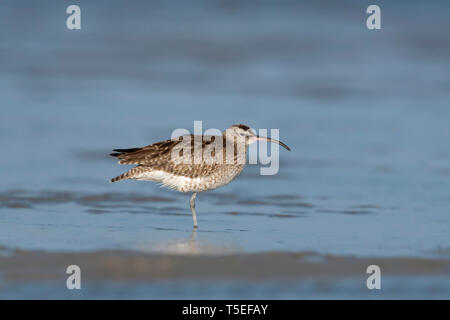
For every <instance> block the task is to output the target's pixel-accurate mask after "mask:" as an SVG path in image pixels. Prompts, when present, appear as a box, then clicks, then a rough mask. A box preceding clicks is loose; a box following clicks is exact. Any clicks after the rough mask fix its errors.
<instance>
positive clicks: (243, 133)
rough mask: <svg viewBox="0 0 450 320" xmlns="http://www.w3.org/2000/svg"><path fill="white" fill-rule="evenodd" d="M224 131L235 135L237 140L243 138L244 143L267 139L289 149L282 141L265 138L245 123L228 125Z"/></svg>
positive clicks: (232, 135)
mask: <svg viewBox="0 0 450 320" xmlns="http://www.w3.org/2000/svg"><path fill="white" fill-rule="evenodd" d="M225 133H226V134H227V135H229V136H231V137H236V138H237V141H239V140H240V139H245V144H246V145H249V144H252V143H254V142H256V141H259V140H262V141H268V142H274V143H278V144H279V145H281V146H283V147H284V148H286V149H287V150H289V151H290V150H291V149H290V148H289V147H288V146H287V145H285V144H284V143H283V142H281V141H278V140H275V139H272V138H267V137H260V136H258V135H257V134H256V132H255V130H253V129H252V128H250V127H249V126H246V125H245V124H235V125H232V126H231V127H229V128H228V129H227V130H226V131H225Z"/></svg>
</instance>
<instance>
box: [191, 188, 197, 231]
mask: <svg viewBox="0 0 450 320" xmlns="http://www.w3.org/2000/svg"><path fill="white" fill-rule="evenodd" d="M196 196H197V192H194V193H193V194H192V197H191V201H190V203H191V211H192V219H193V220H194V228H198V225H197V215H196V214H195V197H196Z"/></svg>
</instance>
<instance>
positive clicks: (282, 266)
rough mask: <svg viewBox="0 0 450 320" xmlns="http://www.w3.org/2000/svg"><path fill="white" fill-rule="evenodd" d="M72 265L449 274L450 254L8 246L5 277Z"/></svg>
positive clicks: (200, 271)
mask: <svg viewBox="0 0 450 320" xmlns="http://www.w3.org/2000/svg"><path fill="white" fill-rule="evenodd" d="M68 264H76V265H78V266H80V268H81V269H82V270H83V271H84V274H85V276H86V277H87V278H89V279H90V280H101V281H129V280H137V279H140V280H159V279H176V278H181V279H186V278H187V279H211V278H212V279H220V278H227V279H250V280H255V281H261V280H267V279H283V278H294V279H295V278H311V277H321V278H323V277H345V276H361V275H365V271H366V268H367V267H368V266H369V265H372V264H375V265H379V266H380V268H381V269H382V271H383V275H386V276H393V275H402V276H408V275H417V276H421V275H434V276H445V277H449V276H450V260H449V259H420V258H407V257H404V258H364V259H362V258H357V257H344V256H333V255H318V254H315V253H311V252H292V253H289V252H265V253H254V254H229V255H204V254H194V255H181V254H172V255H169V254H144V253H139V252H131V251H96V252H77V253H63V252H59V253H48V252H39V251H26V250H14V251H12V252H10V251H8V250H6V249H3V250H2V256H0V266H1V272H2V278H3V280H6V281H15V282H20V281H30V280H33V281H40V280H62V279H65V277H66V275H65V274H64V271H65V269H66V268H67V266H68Z"/></svg>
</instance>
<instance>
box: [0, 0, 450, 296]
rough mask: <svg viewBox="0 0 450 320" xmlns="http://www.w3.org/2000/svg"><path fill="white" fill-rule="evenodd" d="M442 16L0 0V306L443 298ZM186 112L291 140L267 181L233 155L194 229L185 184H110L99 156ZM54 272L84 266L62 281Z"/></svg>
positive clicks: (111, 170)
mask: <svg viewBox="0 0 450 320" xmlns="http://www.w3.org/2000/svg"><path fill="white" fill-rule="evenodd" d="M71 4H76V5H78V6H80V8H81V30H68V29H67V27H66V19H67V17H68V16H69V15H68V14H66V8H67V7H68V6H69V5H71ZM371 4H377V5H379V6H380V8H381V30H369V29H367V27H366V19H367V17H368V16H369V15H368V14H366V9H367V7H368V6H369V5H371ZM449 15H450V3H449V2H448V1H433V2H428V1H395V2H393V1H375V2H373V1H372V2H368V1H356V0H355V1H325V0H324V1H276V2H274V1H257V2H256V1H218V0H215V1H211V0H209V1H194V2H192V1H181V0H177V1H175V0H169V1H137V0H133V1H100V0H97V1H83V0H81V1H76V2H71V1H39V2H37V1H25V0H14V1H5V0H3V1H2V2H1V3H0V106H1V107H0V114H1V117H0V145H1V146H2V157H0V172H1V179H0V298H7V299H8V298H79V297H82V298H105V297H106V298H144V299H145V298H175V299H176V298H205V297H206V298H225V299H226V298H267V299H270V298H275V299H277V298H288V299H302V298H357V297H361V298H416V297H418V298H449V297H450V286H449V284H448V281H443V280H445V279H447V280H448V275H449V273H450V270H449V257H450V255H449V252H450V245H449V234H448V230H449V225H450V219H449V216H448V214H449V208H450V191H449V190H450V148H449V146H450V144H449V138H450V109H449V98H450V72H449V70H450V69H449V65H450V19H449ZM194 120H202V121H203V128H204V129H205V130H206V129H208V128H219V129H222V130H223V129H225V128H227V127H229V126H230V125H232V124H236V123H244V124H247V125H249V126H251V127H253V128H256V129H260V128H265V129H270V128H278V129H280V139H281V140H282V141H283V142H285V143H286V144H287V145H289V146H290V147H291V149H292V151H291V152H286V151H285V150H284V149H280V171H279V173H278V174H277V175H275V176H260V175H259V166H249V167H248V168H246V169H245V170H244V172H243V174H242V175H241V176H240V177H239V178H237V179H236V180H235V181H233V182H232V183H231V184H230V185H228V186H226V187H223V188H221V189H219V190H216V191H213V192H208V193H204V194H199V196H198V197H197V209H198V213H197V215H198V219H199V225H200V229H199V230H198V232H192V230H191V225H192V221H191V216H190V212H189V207H188V201H189V196H188V195H184V194H178V193H175V192H173V191H169V190H164V189H161V188H160V187H159V186H157V185H156V184H153V183H143V182H136V181H126V182H121V183H118V184H114V185H111V184H109V182H108V181H109V179H110V178H111V177H114V176H116V175H118V174H120V173H122V172H124V171H125V170H126V169H128V168H126V167H124V166H121V167H120V166H118V165H117V163H116V161H115V160H114V159H110V158H109V157H108V153H109V152H110V150H111V149H114V148H127V147H138V146H145V145H148V144H151V143H153V142H156V141H159V140H165V139H168V138H169V137H170V135H171V133H172V131H173V130H174V129H176V128H186V129H189V130H193V121H194ZM111 252H113V253H111ZM273 254H276V255H277V256H276V257H275V258H274V256H273ZM129 255H131V256H129ZM254 255H258V256H257V257H258V258H257V259H261V260H254ZM259 255H260V256H259ZM278 255H281V256H280V257H281V258H277V257H279V256H278ZM192 256H195V257H197V258H198V259H199V260H198V261H200V262H199V263H198V265H196V264H194V265H193V266H191V265H190V264H189V263H191V259H190V258H191V257H192ZM242 256H243V257H244V259H249V260H248V263H245V264H242V265H241V264H239V263H238V262H236V261H235V260H234V259H238V258H237V257H242ZM27 257H28V258H27ZM96 257H97V258H98V257H100V258H99V260H95V259H94V258H96ZM101 257H104V259H101ZM330 257H334V258H330ZM336 257H338V258H336ZM27 259H29V260H27ZM30 259H31V260H30ZM161 259H162V260H161ZM178 259H179V260H178ZM202 259H212V260H207V261H209V262H210V263H212V265H211V266H210V267H211V269H208V270H209V271H207V270H205V269H202V268H201V266H202V265H205V266H206V265H208V264H207V263H206V262H205V261H204V260H202ZM214 259H225V262H224V261H222V260H214ZM226 259H229V260H226ZM255 259H256V258H255ZM283 259H287V260H286V261H284V260H283ZM330 259H331V260H330ZM333 259H337V260H333ZM348 259H350V260H348ZM352 259H353V260H352ZM366 259H367V260H366ZM376 259H382V260H379V261H380V262H379V263H380V264H382V265H381V269H382V272H386V274H387V276H386V277H387V278H386V279H387V280H385V282H383V283H384V288H383V290H381V291H378V292H377V293H373V291H369V290H368V289H367V288H366V286H365V279H366V277H367V275H366V273H365V269H366V267H367V265H369V264H373V261H375V262H376V261H378V260H376ZM383 259H384V260H383ZM30 261H33V266H34V269H33V271H31V270H29V269H28V268H30ZM36 261H37V262H36ZM69 261H70V262H69ZM202 261H203V262H202ZM238 261H240V260H239V259H238ZM277 261H284V262H283V265H284V267H282V266H281V265H280V264H277ZM336 261H337V262H336ZM163 262H164V263H163ZM203 263H205V264H203ZM69 264H78V265H80V266H81V269H82V270H84V269H83V266H85V269H88V270H97V271H98V272H95V271H91V272H92V273H91V278H90V281H88V280H86V281H87V282H85V283H84V287H83V290H80V291H79V292H74V291H69V290H67V289H66V288H65V278H66V276H67V275H66V274H65V272H64V271H65V267H66V265H69ZM311 264H313V265H314V266H316V265H320V266H321V268H323V270H324V271H323V273H320V274H316V273H315V272H313V271H311V270H316V269H317V268H316V267H314V268H312V269H311ZM155 265H157V266H160V269H158V270H159V271H158V272H159V273H158V272H156V273H155V272H153V271H154V270H155V269H154V268H153V267H154V266H155ZM252 265H256V266H261V265H267V266H268V268H269V269H270V270H272V271H271V272H269V271H267V273H264V272H263V273H258V272H256V271H255V269H251V267H250V266H252ZM152 266H153V267H152ZM175 266H186V268H184V267H180V269H177V268H176V267H175ZM232 266H234V267H233V268H235V269H233V268H232ZM383 266H386V267H385V268H384V269H383ZM191 267H192V268H193V269H195V270H199V271H198V274H197V273H195V272H194V273H189V272H188V273H186V269H188V270H191V269H190V268H191ZM89 268H90V269H89ZM205 268H206V267H205ZM230 268H231V269H230ZM256 269H258V268H256ZM319 269H320V268H319ZM17 270H19V271H17ZM102 270H103V271H102ZM105 270H106V271H105ZM152 270H153V271H152ZM211 270H215V271H214V272H213V271H211ZM229 270H235V272H230V271H229ZM84 272H87V274H89V271H86V270H85V271H84ZM209 272H211V274H209ZM261 272H262V271H261ZM206 273H208V274H209V276H208V277H207V279H204V277H205V274H206ZM405 273H406V274H405ZM283 275H288V277H289V279H291V278H290V277H292V278H293V279H295V281H292V279H291V280H289V284H288V283H286V282H283V281H284V280H285V278H283V279H284V280H280V279H279V277H280V276H283ZM253 277H256V278H257V279H258V281H250V280H249V279H251V278H253ZM198 278H200V279H203V280H204V281H203V282H197V281H193V282H192V279H198ZM136 279H139V280H140V281H139V285H138V284H136V283H134V282H133V281H134V280H136ZM224 279H225V280H224ZM267 279H269V280H267ZM411 279H412V280H411ZM418 279H419V280H418ZM243 280H245V281H244V282H243ZM247 280H248V281H249V282H247Z"/></svg>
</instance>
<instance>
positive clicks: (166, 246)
mask: <svg viewBox="0 0 450 320" xmlns="http://www.w3.org/2000/svg"><path fill="white" fill-rule="evenodd" d="M197 233H198V231H197V229H193V230H192V232H191V235H190V237H189V238H186V239H172V240H169V241H166V242H163V243H158V244H157V245H156V246H155V247H154V248H147V250H150V251H153V252H154V251H156V252H161V253H169V254H187V255H191V254H207V255H221V254H230V253H235V252H237V251H240V250H239V249H238V248H237V247H236V246H233V245H231V244H230V245H214V244H211V243H210V242H209V241H208V243H207V242H204V241H202V240H201V237H200V239H198V234H197ZM208 240H210V239H208Z"/></svg>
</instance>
